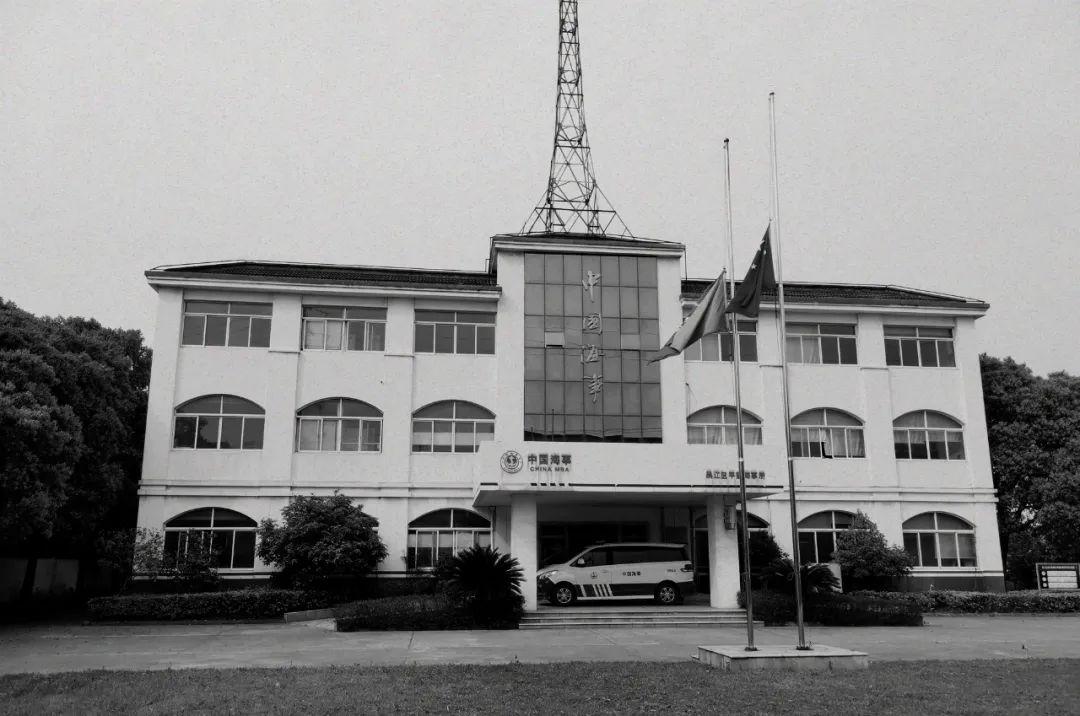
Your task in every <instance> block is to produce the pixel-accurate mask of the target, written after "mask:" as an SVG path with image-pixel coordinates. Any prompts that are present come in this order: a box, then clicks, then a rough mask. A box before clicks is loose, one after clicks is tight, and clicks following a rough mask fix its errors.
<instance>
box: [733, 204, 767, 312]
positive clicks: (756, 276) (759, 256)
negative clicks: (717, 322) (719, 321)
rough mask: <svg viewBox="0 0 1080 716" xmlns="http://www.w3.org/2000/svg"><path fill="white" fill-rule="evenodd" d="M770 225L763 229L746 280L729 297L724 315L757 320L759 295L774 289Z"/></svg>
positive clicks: (759, 302) (759, 303)
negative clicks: (730, 314)
mask: <svg viewBox="0 0 1080 716" xmlns="http://www.w3.org/2000/svg"><path fill="white" fill-rule="evenodd" d="M771 229H772V226H771V225H770V226H769V227H767V228H766V229H765V236H764V237H763V238H762V239H761V246H760V247H758V250H757V253H756V254H754V260H753V262H752V263H751V264H750V270H749V271H747V272H746V278H744V279H743V280H742V283H740V284H739V288H738V290H736V291H735V295H734V296H732V297H731V303H729V304H728V306H727V308H726V309H725V312H726V313H737V314H739V315H742V316H750V317H751V318H757V315H758V308H759V307H760V305H761V294H762V292H763V291H764V290H765V289H775V288H776V274H775V273H773V265H772V247H771V246H770V245H769V231H770V230H771Z"/></svg>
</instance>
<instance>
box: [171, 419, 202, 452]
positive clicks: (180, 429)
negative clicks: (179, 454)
mask: <svg viewBox="0 0 1080 716" xmlns="http://www.w3.org/2000/svg"><path fill="white" fill-rule="evenodd" d="M197 420H198V418H195V417H194V416H192V417H180V416H177V418H176V427H175V429H174V431H173V447H177V448H193V447H195V427H196V423H197Z"/></svg>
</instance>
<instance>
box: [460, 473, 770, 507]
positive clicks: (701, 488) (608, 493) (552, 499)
mask: <svg viewBox="0 0 1080 716" xmlns="http://www.w3.org/2000/svg"><path fill="white" fill-rule="evenodd" d="M730 482H733V483H734V484H730V485H729V484H724V485H695V484H686V485H676V484H654V485H645V484H597V483H574V482H565V483H543V482H533V483H514V484H510V485H507V484H502V483H499V482H481V483H479V484H477V485H476V487H475V488H474V489H473V505H475V506H476V507H492V506H498V505H503V506H505V505H509V504H510V501H511V499H512V498H513V496H514V495H534V496H535V497H536V502H537V504H540V505H557V504H582V503H589V504H599V503H603V504H639V505H640V504H653V505H703V504H705V501H706V499H707V498H709V497H713V496H716V495H729V496H731V497H732V498H734V499H738V497H739V484H738V479H736V480H732V481H730ZM747 482H748V483H749V481H747ZM783 489H784V488H783V487H782V486H780V485H761V484H754V485H751V484H747V486H746V496H747V498H748V499H754V498H756V497H765V496H766V495H774V494H776V493H778V492H781V491H783Z"/></svg>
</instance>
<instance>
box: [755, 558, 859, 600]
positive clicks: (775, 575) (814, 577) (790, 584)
mask: <svg viewBox="0 0 1080 716" xmlns="http://www.w3.org/2000/svg"><path fill="white" fill-rule="evenodd" d="M799 575H800V576H801V577H802V592H803V597H804V598H805V599H806V601H807V602H811V601H813V600H815V599H817V598H819V597H821V596H823V595H827V594H832V593H833V592H835V591H836V590H837V589H838V588H839V587H840V583H839V582H837V581H836V575H834V574H833V573H832V570H830V569H829V568H828V566H826V565H824V564H804V565H802V567H800V568H799ZM763 581H764V586H765V587H767V588H768V589H769V590H771V591H776V592H781V593H783V594H787V595H788V596H790V597H793V598H794V596H795V567H794V564H793V563H792V561H791V560H790V559H786V558H785V559H774V560H773V561H772V562H771V563H769V567H768V569H767V570H765V571H764V573H763Z"/></svg>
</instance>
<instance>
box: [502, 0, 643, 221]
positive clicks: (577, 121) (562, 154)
mask: <svg viewBox="0 0 1080 716" xmlns="http://www.w3.org/2000/svg"><path fill="white" fill-rule="evenodd" d="M558 87H559V92H558V97H557V99H556V101H555V148H554V150H553V151H552V154H551V174H550V176H549V177H548V185H547V189H546V190H545V192H544V195H543V196H542V197H541V199H540V203H539V204H538V205H537V207H536V208H535V209H533V211H532V213H531V214H530V215H529V218H528V219H527V220H526V222H525V225H524V226H523V227H522V229H521V233H523V234H545V233H562V234H590V235H595V236H624V237H630V236H633V234H631V233H630V230H629V229H628V228H626V224H624V223H623V221H622V219H621V218H619V215H618V214H617V213H616V212H615V209H613V208H612V206H611V204H610V203H609V202H608V200H607V197H606V196H604V194H603V192H602V191H600V187H599V186H597V184H596V176H595V175H594V173H593V164H592V155H591V152H590V150H589V135H588V133H587V132H586V131H585V109H584V98H583V95H582V89H581V45H580V42H579V41H578V0H559V74H558Z"/></svg>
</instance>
